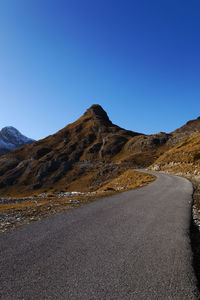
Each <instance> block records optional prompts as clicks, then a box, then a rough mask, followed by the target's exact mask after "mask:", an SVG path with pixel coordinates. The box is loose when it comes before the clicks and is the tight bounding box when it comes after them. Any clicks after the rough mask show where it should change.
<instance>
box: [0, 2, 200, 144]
mask: <svg viewBox="0 0 200 300" xmlns="http://www.w3.org/2000/svg"><path fill="white" fill-rule="evenodd" d="M94 103H98V104H100V105H102V106H103V108H104V109H105V110H106V111H107V113H108V114H109V116H110V119H111V120H112V121H113V122H114V123H116V124H118V125H119V126H121V127H124V128H127V129H130V130H135V131H139V132H144V133H155V132H159V131H166V132H170V131H172V130H174V129H176V128H177V127H179V126H181V125H183V123H185V122H186V121H187V120H189V119H194V118H196V117H197V116H199V115H200V1H199V0H190V1H188V0H187V1H186V0H162V1H161V0H157V1H155V0H151V1H150V0H137V1H135V0H121V1H118V0H101V1H99V0H70V1H68V0H0V128H1V127H3V126H7V125H12V126H15V127H16V128H18V129H19V130H20V131H22V133H24V134H25V135H27V136H29V137H32V138H35V139H39V138H43V137H45V136H47V135H49V134H52V133H54V132H56V131H58V130H59V129H61V128H63V127H64V126H66V125H67V124H68V123H71V122H73V121H75V120H76V119H77V118H78V117H79V116H80V115H82V114H83V113H84V111H85V110H86V109H87V108H88V107H89V106H90V105H92V104H94Z"/></svg>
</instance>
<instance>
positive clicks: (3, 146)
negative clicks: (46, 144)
mask: <svg viewBox="0 0 200 300" xmlns="http://www.w3.org/2000/svg"><path fill="white" fill-rule="evenodd" d="M33 142H34V140H33V139H30V138H28V137H26V136H24V135H23V134H21V132H19V131H18V130H17V129H16V128H14V127H12V126H7V127H4V128H2V129H1V131H0V155H3V154H5V153H7V152H9V151H11V150H14V149H16V148H18V147H21V146H24V145H27V144H31V143H33Z"/></svg>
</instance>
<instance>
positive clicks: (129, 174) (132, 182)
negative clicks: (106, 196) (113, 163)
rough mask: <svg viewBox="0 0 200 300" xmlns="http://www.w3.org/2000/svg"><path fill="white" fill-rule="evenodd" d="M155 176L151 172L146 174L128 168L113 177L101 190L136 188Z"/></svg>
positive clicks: (152, 179) (150, 180)
mask: <svg viewBox="0 0 200 300" xmlns="http://www.w3.org/2000/svg"><path fill="white" fill-rule="evenodd" d="M155 178H156V177H155V176H154V175H151V174H146V173H142V172H137V171H134V170H131V169H129V170H127V171H125V172H124V173H123V174H122V175H120V176H119V177H117V178H115V179H113V180H112V181H110V182H109V183H107V184H106V185H104V186H103V187H101V188H100V189H99V190H100V191H101V190H105V191H106V190H114V191H121V190H129V189H135V188H138V187H141V186H144V185H147V184H148V183H150V182H152V181H154V180H155Z"/></svg>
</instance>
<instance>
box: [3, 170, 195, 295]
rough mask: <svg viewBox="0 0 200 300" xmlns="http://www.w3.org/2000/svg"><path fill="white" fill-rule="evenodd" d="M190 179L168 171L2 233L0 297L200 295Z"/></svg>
mask: <svg viewBox="0 0 200 300" xmlns="http://www.w3.org/2000/svg"><path fill="white" fill-rule="evenodd" d="M191 195H192V185H191V183H190V182H189V181H187V180H185V179H183V178H179V177H175V176H168V175H164V174H160V175H158V179H157V180H156V181H155V182H154V183H152V184H150V185H148V186H146V187H144V188H141V189H138V190H135V191H129V192H125V193H121V194H118V195H115V196H112V197H107V198H104V199H101V200H97V201H96V202H94V203H91V204H89V205H86V206H84V207H80V208H77V209H74V210H72V211H66V212H65V213H61V214H58V215H55V216H52V217H49V218H46V219H43V220H41V221H38V222H35V223H32V224H30V225H27V226H24V227H21V228H18V229H15V230H13V231H9V232H5V233H1V234H0V299H3V300H4V299H15V300H16V299H81V300H82V299H87V300H89V299H101V300H103V299H113V300H116V299H136V300H141V299H144V300H148V299H161V300H167V299H174V300H179V299H180V300H184V299H185V300H189V299H198V298H199V297H198V294H197V293H198V292H197V289H196V278H195V275H194V271H193V268H192V252H191V248H190V239H189V223H190V209H191V201H192V198H191Z"/></svg>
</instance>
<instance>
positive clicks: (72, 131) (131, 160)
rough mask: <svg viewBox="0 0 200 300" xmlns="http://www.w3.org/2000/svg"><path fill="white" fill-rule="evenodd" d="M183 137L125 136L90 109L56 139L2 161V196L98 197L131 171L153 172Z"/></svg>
mask: <svg viewBox="0 0 200 300" xmlns="http://www.w3.org/2000/svg"><path fill="white" fill-rule="evenodd" d="M183 136H184V135H183V134H182V133H181V134H180V133H177V134H176V133H171V134H166V133H163V132H161V133H158V134H154V135H144V134H141V133H137V132H133V131H129V130H125V129H123V128H120V127H118V126H117V125H114V124H113V123H112V122H111V121H110V119H109V117H108V115H107V114H106V112H105V111H104V110H103V108H102V107H101V106H100V105H92V106H91V107H90V108H89V109H88V110H87V111H86V112H85V113H84V115H83V116H82V117H80V118H79V119H78V120H77V121H75V122H74V123H72V124H69V125H68V126H66V127H65V128H63V129H62V130H60V131H58V132H57V133H56V134H53V135H50V136H48V137H47V138H45V139H43V140H40V141H37V142H34V143H33V144H31V145H26V146H24V147H21V148H20V149H16V150H15V151H12V152H10V153H8V154H7V155H4V156H2V157H0V195H1V196H3V195H16V191H18V193H19V194H20V195H22V194H23V195H30V194H33V193H34V194H35V193H36V194H38V193H41V192H45V191H61V190H62V191H95V190H97V189H99V188H100V187H101V186H103V185H105V184H106V183H107V182H109V181H110V180H112V179H114V178H115V177H116V176H119V175H120V174H122V172H124V171H125V169H127V167H135V168H138V167H139V168H140V167H143V168H144V167H148V166H150V165H151V164H153V163H154V161H155V160H156V159H158V158H159V157H160V156H161V155H162V154H163V153H165V152H166V151H167V150H169V149H170V148H171V147H173V146H174V145H177V143H179V142H180V140H181V138H182V137H183Z"/></svg>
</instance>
